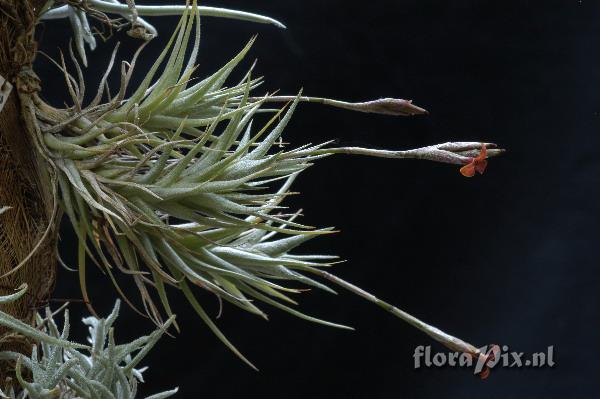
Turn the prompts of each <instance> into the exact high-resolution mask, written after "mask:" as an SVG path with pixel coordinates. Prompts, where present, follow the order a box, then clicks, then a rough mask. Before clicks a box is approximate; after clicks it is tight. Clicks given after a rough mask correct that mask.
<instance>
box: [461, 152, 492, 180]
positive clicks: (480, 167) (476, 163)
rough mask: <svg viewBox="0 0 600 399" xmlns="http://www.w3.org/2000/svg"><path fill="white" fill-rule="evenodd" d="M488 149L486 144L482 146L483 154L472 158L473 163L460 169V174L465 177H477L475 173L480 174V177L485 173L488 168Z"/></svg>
mask: <svg viewBox="0 0 600 399" xmlns="http://www.w3.org/2000/svg"><path fill="white" fill-rule="evenodd" d="M486 158H487V149H486V148H485V144H481V152H480V153H479V155H478V156H476V157H475V158H471V162H469V163H468V164H466V165H465V166H463V167H462V168H460V173H461V174H462V175H463V176H465V177H473V176H475V171H477V172H479V174H480V175H482V174H483V172H485V168H486V166H487V161H486V160H485V159H486Z"/></svg>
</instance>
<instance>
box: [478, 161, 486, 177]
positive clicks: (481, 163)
mask: <svg viewBox="0 0 600 399" xmlns="http://www.w3.org/2000/svg"><path fill="white" fill-rule="evenodd" d="M486 167H487V161H486V160H485V159H484V160H482V161H476V162H475V170H476V171H477V172H479V174H480V175H482V174H483V172H485V168H486Z"/></svg>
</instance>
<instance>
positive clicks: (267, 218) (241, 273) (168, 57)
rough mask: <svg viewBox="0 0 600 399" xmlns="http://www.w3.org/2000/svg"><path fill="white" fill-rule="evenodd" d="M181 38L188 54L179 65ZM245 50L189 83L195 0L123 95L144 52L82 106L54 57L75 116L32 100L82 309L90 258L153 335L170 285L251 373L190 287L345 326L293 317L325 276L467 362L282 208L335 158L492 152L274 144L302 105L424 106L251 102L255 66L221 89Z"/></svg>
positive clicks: (453, 159)
mask: <svg viewBox="0 0 600 399" xmlns="http://www.w3.org/2000/svg"><path fill="white" fill-rule="evenodd" d="M190 41H193V45H192V49H191V53H190V55H189V57H187V58H186V50H187V48H188V42H190ZM253 41H254V39H252V40H251V41H250V42H249V43H248V44H247V45H246V46H245V47H244V48H243V49H242V50H241V51H240V52H239V53H238V54H237V55H236V56H235V57H234V58H233V59H231V61H229V62H228V63H226V64H225V65H224V66H223V67H222V68H220V69H219V70H218V71H216V72H214V73H213V74H212V75H209V76H208V77H205V78H204V79H201V80H199V81H198V80H195V79H194V74H195V72H196V69H197V67H196V65H195V61H196V57H197V54H198V47H199V43H200V25H199V8H198V7H197V5H196V2H195V1H194V3H193V4H192V6H191V7H188V8H186V9H185V11H184V12H183V16H182V18H181V20H180V22H179V24H178V26H177V28H176V29H175V32H174V33H173V35H172V36H171V38H170V40H169V42H168V44H167V45H166V47H165V48H164V50H163V51H162V52H161V54H160V55H159V56H158V58H157V59H156V62H155V63H154V65H153V66H152V67H151V68H150V70H149V71H148V72H147V73H146V76H145V78H144V79H143V80H142V83H141V84H140V85H139V86H138V87H137V88H135V90H133V94H131V95H130V96H129V97H126V92H127V90H128V86H129V82H130V79H131V76H132V73H133V72H134V69H135V64H136V59H137V58H138V56H139V54H140V51H141V49H142V48H143V47H144V46H142V47H141V48H140V50H139V51H138V52H137V53H136V54H135V56H134V58H133V59H132V61H131V62H129V63H128V62H122V63H121V66H120V76H121V82H120V87H119V89H118V91H117V92H116V94H115V95H114V96H112V97H111V96H110V95H109V94H108V90H105V87H106V86H107V77H108V75H109V72H110V70H111V69H112V68H113V65H114V62H115V58H116V52H117V49H115V52H113V55H112V58H111V60H110V62H109V66H108V68H107V71H106V74H105V75H104V77H103V78H102V81H101V83H100V86H99V88H98V91H97V93H96V95H95V97H94V99H93V100H92V101H91V102H90V103H89V104H88V105H87V106H84V104H83V99H84V96H85V84H84V79H83V73H82V71H81V69H80V67H79V66H78V64H77V61H76V59H75V57H74V55H73V52H72V51H71V58H72V59H73V61H74V63H75V66H76V72H77V77H74V76H72V75H71V74H69V73H68V71H67V68H66V66H65V60H64V59H61V62H60V63H59V64H57V65H58V66H59V67H60V68H61V70H62V71H63V72H64V75H65V80H66V84H67V87H68V90H69V93H70V94H71V97H72V99H73V106H72V107H70V108H68V109H56V108H53V107H51V106H49V105H47V104H45V103H44V102H43V101H42V100H41V99H40V98H39V97H35V98H34V100H33V102H32V103H31V104H30V108H31V112H33V113H35V115H36V120H37V124H36V126H35V128H36V131H37V132H38V135H39V141H40V147H41V148H42V151H43V152H44V153H45V154H46V156H47V159H48V162H49V163H50V164H51V165H52V166H53V177H54V181H55V182H56V184H57V187H58V189H57V192H58V194H57V198H58V199H59V201H58V202H59V203H60V210H62V211H64V213H66V215H67V216H68V217H69V219H70V221H71V222H72V224H73V227H74V229H75V231H76V233H77V236H78V240H79V265H78V270H79V276H80V283H81V290H82V293H83V296H84V299H85V300H86V302H87V303H90V301H89V298H88V295H87V290H86V278H85V275H86V267H87V266H86V258H88V257H89V258H90V259H92V261H93V262H94V263H96V264H97V265H99V266H100V267H102V269H103V270H104V271H105V272H106V273H107V274H108V276H109V277H110V278H111V280H112V281H113V283H114V284H115V286H116V287H117V289H118V290H119V292H120V293H121V295H122V296H123V298H124V299H125V300H126V301H127V302H128V303H129V304H130V305H131V306H132V307H134V308H135V306H134V305H133V304H132V303H131V302H130V301H129V300H128V298H127V297H126V296H125V295H124V294H123V293H122V292H121V290H120V288H119V286H118V285H117V282H116V279H115V277H114V268H117V269H118V270H120V271H121V272H123V273H125V274H128V275H130V276H131V277H132V279H133V280H134V282H135V284H136V286H137V288H138V290H139V292H140V294H141V300H142V303H143V306H144V310H143V311H142V310H140V313H144V314H147V315H149V317H151V318H152V320H154V322H155V323H156V324H158V325H161V324H162V320H163V315H164V314H166V315H167V317H171V318H172V315H173V311H172V309H171V306H170V304H169V294H168V293H167V289H168V288H169V287H171V288H175V289H178V290H180V291H181V292H182V293H183V294H184V295H185V297H186V298H187V299H188V301H189V303H190V304H191V305H192V307H193V309H194V310H195V311H196V312H197V313H198V315H199V316H200V317H201V318H202V319H203V320H204V322H206V324H207V325H208V326H209V328H210V329H211V330H212V331H213V332H214V333H215V334H216V335H217V336H218V337H219V339H220V340H221V341H223V342H224V343H225V344H226V345H227V346H228V347H229V348H230V349H231V350H232V351H234V352H235V353H236V354H237V355H238V356H240V357H241V358H242V359H243V360H244V361H246V362H247V363H248V364H250V362H248V360H246V359H245V358H244V357H243V356H242V355H241V354H240V353H239V351H238V350H237V349H236V348H235V347H234V346H233V345H232V344H231V343H230V342H229V341H228V339H227V338H226V337H225V336H224V335H223V334H222V333H221V332H220V331H219V329H218V328H217V326H216V325H215V324H214V322H213V321H212V320H211V318H210V317H209V316H208V314H207V313H206V311H205V310H204V308H203V306H202V304H201V303H200V302H199V301H198V300H197V299H196V296H195V292H194V291H195V288H196V287H199V288H202V289H204V290H207V291H209V292H211V293H213V294H215V295H216V296H217V297H218V298H219V299H220V300H224V301H227V302H229V303H232V304H234V305H235V306H238V307H240V308H242V309H243V310H246V311H248V312H251V313H253V314H256V315H258V316H260V317H263V318H267V316H266V314H265V313H264V311H263V310H262V309H261V308H260V307H259V304H260V303H266V304H269V305H272V306H274V307H276V308H279V309H282V310H284V311H286V312H289V313H291V314H293V315H295V316H298V317H301V318H304V319H306V320H309V321H313V322H317V323H321V324H325V325H329V326H333V327H339V328H346V329H348V328H349V327H346V326H343V325H340V324H335V323H331V322H328V321H324V320H320V319H318V318H315V317H312V316H308V315H305V314H303V313H301V312H299V311H298V310H296V309H295V308H293V307H292V306H293V305H295V304H296V302H295V301H294V300H293V299H292V298H291V297H290V294H294V293H297V292H299V291H300V290H298V289H294V288H289V287H288V286H287V283H288V282H293V283H298V282H300V283H302V284H305V285H307V286H310V287H315V288H318V289H322V290H325V291H329V292H334V291H333V290H332V289H331V288H329V287H328V286H326V285H325V284H323V282H321V281H322V279H325V280H329V281H330V282H333V283H335V284H337V285H340V286H342V287H344V288H347V289H350V290H352V291H353V292H355V293H357V294H358V295H361V296H363V297H365V298H366V299H368V300H370V301H372V302H375V303H377V304H378V305H380V306H382V307H384V308H386V309H387V310H389V311H391V312H392V313H394V314H395V315H397V316H399V317H400V318H402V319H404V320H406V321H408V322H409V323H411V324H413V325H414V326H416V327H418V328H420V329H422V330H423V331H425V332H426V333H427V334H429V335H430V336H432V337H433V338H435V339H437V340H439V341H440V342H442V343H444V344H446V345H448V346H451V347H454V348H458V349H460V350H462V351H469V352H471V353H474V354H477V353H478V350H477V349H476V348H474V347H473V346H471V345H469V344H466V343H464V342H462V341H460V340H458V339H456V338H454V337H451V336H449V335H447V334H445V333H443V332H441V331H439V330H437V329H435V328H433V327H431V326H428V325H427V324H425V323H423V322H421V321H420V320H418V319H415V318H414V317H412V316H410V315H408V314H406V313H405V312H402V311H400V310H399V309H397V308H395V307H393V306H391V305H389V304H387V303H385V302H383V301H381V300H379V299H378V298H376V297H374V296H373V295H371V294H368V293H366V292H365V291H363V290H361V289H359V288H358V287H355V286H353V285H351V284H350V283H347V282H345V281H343V280H341V279H339V278H337V277H335V276H333V275H331V274H330V273H328V272H326V271H325V270H324V269H325V268H327V267H329V266H331V265H332V264H334V263H335V262H336V261H337V258H336V257H334V256H326V255H298V254H295V253H293V252H292V251H293V250H294V249H295V248H297V247H298V246H299V245H301V244H302V243H303V242H305V241H307V240H309V239H311V238H313V237H316V236H321V235H326V234H330V233H332V232H333V229H332V228H314V227H311V226H306V225H304V224H302V223H300V222H299V221H298V216H299V212H288V211H287V210H286V209H285V208H283V207H282V201H283V200H284V199H285V197H286V196H288V195H290V194H291V192H290V187H291V185H292V183H293V181H294V179H295V177H296V176H297V175H298V174H299V173H300V172H302V171H303V170H304V169H306V168H308V167H309V166H311V165H312V164H313V163H314V162H315V161H317V160H319V159H320V158H323V157H326V156H328V155H331V154H334V153H349V154H364V155H372V156H383V157H390V158H420V159H429V160H434V161H441V162H447V163H454V164H466V163H468V162H469V161H470V160H471V159H472V157H474V156H476V155H477V154H478V152H479V149H480V148H481V146H482V145H484V146H485V145H487V147H488V148H492V149H491V150H488V153H487V156H493V155H497V154H498V153H500V151H501V150H496V149H493V148H494V147H495V146H494V145H493V144H489V143H488V144H483V143H478V142H476V143H446V144H442V145H436V146H430V147H424V148H420V149H416V150H408V151H381V150H370V149H364V148H353V147H351V148H331V147H330V146H329V145H330V142H325V143H322V144H317V145H301V146H298V147H295V148H286V147H282V146H281V145H280V144H279V143H280V141H279V140H280V139H281V135H282V133H283V131H284V129H285V127H286V125H287V124H288V122H289V121H290V118H291V117H292V114H293V113H294V111H295V109H296V107H297V105H298V103H299V102H300V101H318V102H322V103H325V104H329V105H334V106H338V107H342V108H349V109H354V110H357V111H363V112H378V113H386V114H394V115H409V114H413V113H422V112H424V110H422V109H420V108H418V107H415V106H413V105H412V104H411V103H410V102H409V101H405V100H396V99H382V100H376V101H372V102H366V103H355V104H351V103H344V102H339V101H333V100H327V99H315V98H311V97H303V96H302V95H301V94H299V95H298V96H295V97H291V98H288V97H276V96H271V95H269V94H266V95H265V96H262V97H256V96H252V95H251V92H252V91H253V90H254V89H256V88H257V87H258V86H259V85H260V84H261V81H262V79H261V78H255V77H253V76H252V70H250V71H248V72H247V73H246V75H245V77H244V79H242V81H241V82H239V83H237V84H234V85H231V86H226V83H227V82H228V78H229V76H230V74H231V72H232V71H233V70H234V68H235V67H236V66H237V65H238V64H239V63H240V61H241V60H242V59H243V58H244V56H245V55H246V54H247V53H248V51H249V49H250V47H251V45H252V43H253ZM161 68H162V69H161ZM159 70H160V73H159ZM281 100H291V101H289V103H288V104H287V105H286V106H284V107H283V108H281V109H276V110H273V109H264V108H263V106H264V103H266V102H272V101H281ZM261 113H267V114H268V115H269V118H267V120H266V122H265V123H263V124H262V125H260V126H258V125H257V123H256V121H258V120H261V119H264V118H258V115H259V114H261ZM274 186H276V188H273V187H274ZM57 213H58V212H57ZM316 277H320V278H321V281H318V280H317V279H316ZM92 311H93V309H92ZM170 320H171V319H170ZM175 327H176V328H178V327H177V325H176V324H175ZM250 365H251V364H250ZM252 367H253V366H252Z"/></svg>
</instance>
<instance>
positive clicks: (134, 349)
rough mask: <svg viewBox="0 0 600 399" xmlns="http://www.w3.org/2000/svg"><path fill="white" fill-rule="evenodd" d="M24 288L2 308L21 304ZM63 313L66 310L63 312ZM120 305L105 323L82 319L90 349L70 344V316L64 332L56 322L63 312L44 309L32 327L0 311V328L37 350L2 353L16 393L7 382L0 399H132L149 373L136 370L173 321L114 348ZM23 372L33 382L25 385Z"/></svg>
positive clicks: (152, 398)
mask: <svg viewBox="0 0 600 399" xmlns="http://www.w3.org/2000/svg"><path fill="white" fill-rule="evenodd" d="M26 290H27V286H22V287H21V288H20V290H19V291H18V292H16V293H15V294H12V295H9V296H0V303H8V302H12V301H15V300H17V299H19V297H21V296H22V295H24V294H25V293H26ZM63 308H64V306H63ZM119 308H120V302H119V301H118V300H117V302H116V304H115V306H114V308H113V311H112V312H111V313H110V315H108V317H106V318H104V319H99V318H97V317H94V316H90V317H87V318H84V319H83V323H84V324H85V325H87V326H88V330H89V336H88V343H89V345H83V344H78V343H74V342H71V341H69V340H68V338H69V328H70V324H69V311H68V309H65V310H64V313H63V317H64V326H63V329H62V331H60V330H59V328H58V325H57V324H56V322H55V321H54V316H56V314H58V313H60V311H61V310H62V309H59V310H58V311H56V312H52V311H51V310H50V308H46V312H45V317H42V316H41V315H40V314H36V320H35V323H36V325H35V327H31V326H29V325H27V324H25V323H23V322H21V321H20V320H17V319H15V318H13V317H11V316H10V315H8V314H6V313H3V312H1V311H0V325H4V326H8V327H10V328H12V329H13V330H14V331H15V332H18V333H20V334H22V335H24V336H26V337H28V338H31V339H32V340H34V341H35V342H38V343H39V346H38V345H34V346H33V350H32V353H31V356H29V357H26V356H23V354H21V353H16V352H11V351H0V360H11V361H14V362H16V370H15V375H16V378H17V381H18V384H19V386H20V387H21V390H20V391H17V392H15V389H14V384H11V383H10V382H11V381H0V384H2V385H7V386H8V389H5V391H4V392H3V391H2V386H1V385H0V397H2V398H7V399H27V398H30V399H49V398H57V397H60V398H65V399H68V398H82V399H92V398H114V399H131V398H135V397H136V393H137V385H138V382H144V378H143V376H142V373H143V372H144V371H145V370H146V369H147V367H143V368H139V369H138V368H136V367H137V366H138V365H139V364H140V362H141V361H142V360H143V358H144V357H145V356H146V355H147V354H148V352H149V351H150V349H151V348H152V347H153V346H154V345H155V344H156V343H157V342H158V340H159V339H160V337H161V336H162V335H163V334H164V333H165V331H166V329H167V328H168V327H169V325H170V324H171V323H172V322H173V318H171V319H169V320H167V322H166V323H165V324H164V325H163V326H161V328H159V329H157V330H156V331H154V332H153V333H152V334H150V335H147V336H144V337H140V338H138V339H136V340H134V341H132V342H130V343H127V344H120V345H117V344H116V342H115V332H114V327H113V324H114V323H115V321H116V319H117V317H118V315H119ZM23 367H25V369H26V370H27V373H28V374H29V375H30V376H31V380H32V381H31V382H28V381H26V378H25V377H24V375H23ZM176 392H177V389H173V390H170V391H165V392H161V393H159V394H155V395H152V396H149V397H147V398H146V399H163V398H168V397H170V396H172V395H174V394H175V393H176Z"/></svg>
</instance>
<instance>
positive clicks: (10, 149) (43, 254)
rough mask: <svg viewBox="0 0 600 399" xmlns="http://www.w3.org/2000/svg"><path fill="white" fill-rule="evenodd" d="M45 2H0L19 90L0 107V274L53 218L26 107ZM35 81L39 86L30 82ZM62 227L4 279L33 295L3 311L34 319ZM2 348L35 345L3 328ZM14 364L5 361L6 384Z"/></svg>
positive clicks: (3, 40) (0, 286)
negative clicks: (2, 210) (38, 21)
mask: <svg viewBox="0 0 600 399" xmlns="http://www.w3.org/2000/svg"><path fill="white" fill-rule="evenodd" d="M43 3H45V1H44V0H0V74H2V76H3V77H4V78H5V79H6V80H7V81H9V82H11V83H12V84H13V90H12V92H11V94H10V96H9V98H8V100H7V102H6V103H5V105H4V108H3V109H2V110H1V111H0V207H1V206H10V207H12V209H10V210H8V211H7V212H5V213H4V214H2V215H0V276H4V275H5V274H6V273H8V272H11V271H12V270H13V269H14V268H15V267H16V266H17V265H18V264H19V263H21V261H22V260H23V259H25V258H26V257H27V256H28V255H29V254H30V253H31V251H32V250H33V249H34V247H36V245H37V244H38V242H40V240H41V239H42V237H43V235H44V231H46V229H47V227H48V226H49V224H50V223H53V222H54V221H52V220H51V214H52V208H53V205H54V204H53V203H52V202H53V201H52V187H51V184H50V181H49V179H48V177H47V176H48V175H49V174H48V166H47V165H46V164H45V162H44V160H43V157H42V156H41V154H40V153H39V151H38V150H37V149H36V146H35V143H34V137H35V136H34V133H33V132H32V129H31V123H30V122H31V121H30V120H27V118H30V117H31V116H30V115H29V114H28V113H26V112H23V109H22V105H23V103H24V102H25V103H26V101H23V100H26V99H27V98H28V97H27V96H28V95H29V94H31V93H30V92H29V91H30V90H32V89H36V87H37V88H39V86H38V85H37V82H36V81H35V79H32V76H34V74H33V73H32V72H31V64H32V61H33V58H34V57H35V52H36V43H35V40H34V29H35V23H36V19H37V13H38V12H39V10H40V8H41V7H42V5H43ZM31 82H33V83H35V84H33V85H32V84H30V83H31ZM56 240H57V231H56V229H55V226H51V231H50V234H48V235H47V236H46V239H44V242H43V243H42V244H41V245H39V247H38V248H37V250H36V251H35V253H34V254H33V256H31V258H30V259H29V260H28V261H27V262H26V263H25V264H24V265H23V267H21V268H20V269H19V270H17V271H16V272H14V273H12V274H10V275H8V276H5V277H0V295H6V294H10V293H14V290H15V289H16V288H17V287H19V286H20V285H21V284H23V283H26V284H27V285H28V287H29V288H28V290H27V294H26V295H25V296H24V297H22V298H21V299H20V300H19V301H17V302H13V303H10V304H6V305H0V310H2V311H3V312H6V313H8V314H10V315H12V316H14V317H16V318H18V319H20V320H22V321H23V322H25V323H30V324H31V323H33V315H34V313H35V310H36V309H37V308H38V307H39V306H40V305H43V303H44V302H45V301H46V299H47V298H48V296H49V294H50V292H51V290H52V287H53V285H54V275H55V269H56V253H55V251H56ZM0 350H13V351H18V352H21V353H25V354H27V355H29V354H30V350H31V348H30V344H29V343H28V342H27V341H26V340H25V339H24V338H23V337H21V336H18V335H17V334H14V333H11V332H10V331H7V329H5V328H2V327H0ZM9 367H10V366H9V365H7V364H0V384H2V385H4V377H5V376H7V375H9V374H8V373H9V370H8V368H9Z"/></svg>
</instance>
